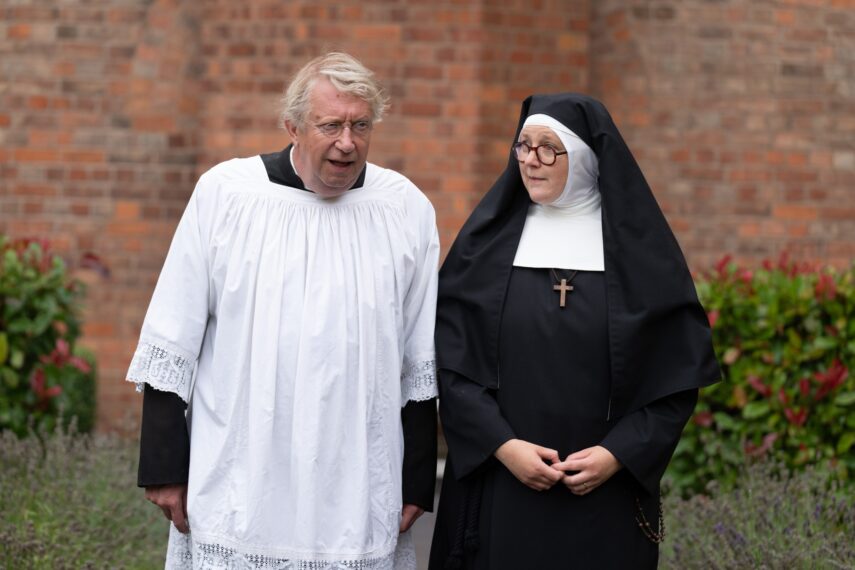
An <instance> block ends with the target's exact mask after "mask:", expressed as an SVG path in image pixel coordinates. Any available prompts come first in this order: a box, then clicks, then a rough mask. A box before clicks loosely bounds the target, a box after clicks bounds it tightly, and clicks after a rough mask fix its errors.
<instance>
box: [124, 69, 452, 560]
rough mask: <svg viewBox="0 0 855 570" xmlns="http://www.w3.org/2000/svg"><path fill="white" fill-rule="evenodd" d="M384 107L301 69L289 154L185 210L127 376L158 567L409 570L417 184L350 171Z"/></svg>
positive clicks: (427, 357)
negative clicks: (156, 531)
mask: <svg viewBox="0 0 855 570" xmlns="http://www.w3.org/2000/svg"><path fill="white" fill-rule="evenodd" d="M385 107H386V97H385V95H384V94H383V91H382V90H381V89H380V87H379V85H378V84H377V83H376V81H375V80H374V78H373V74H372V73H371V72H370V71H369V70H368V69H366V68H365V67H364V66H363V65H362V64H360V63H359V62H358V61H356V60H355V59H353V58H352V57H351V56H349V55H346V54H341V53H331V54H328V55H326V56H323V57H320V58H318V59H315V60H313V61H311V62H310V63H309V64H307V65H306V66H305V67H304V68H303V69H302V70H300V71H299V72H298V73H297V75H296V77H295V78H294V80H293V82H292V83H291V84H290V85H289V87H288V89H287V91H286V93H285V96H284V98H283V111H282V116H281V118H282V124H283V126H284V128H285V129H286V130H287V131H288V134H289V135H290V138H291V143H292V144H291V145H289V146H288V147H287V148H285V149H284V150H283V151H281V152H277V153H272V154H265V155H261V156H255V157H251V158H243V159H234V160H229V161H226V162H223V163H221V164H218V165H217V166H215V167H213V168H212V169H211V170H209V171H208V172H206V173H205V174H203V175H202V177H201V178H200V179H199V182H198V184H197V186H196V189H195V191H194V192H193V195H192V196H191V198H190V201H189V203H188V205H187V209H186V211H185V212H184V215H183V217H182V218H181V221H180V223H179V225H178V228H177V230H176V233H175V237H174V238H173V242H172V245H171V247H170V249H169V254H168V255H167V258H166V262H165V264H164V267H163V271H162V272H161V274H160V278H159V280H158V283H157V287H156V289H155V291H154V295H153V298H152V301H151V304H150V306H149V309H148V313H147V314H146V318H145V321H144V323H143V326H142V332H141V335H140V341H139V346H138V348H137V350H136V353H135V354H134V357H133V361H132V363H131V367H130V370H129V372H128V380H129V381H132V382H135V383H136V384H137V386H138V388H141V389H143V390H144V392H145V394H144V399H143V421H142V438H141V453H140V469H139V485H140V486H144V487H145V488H146V497H147V498H148V499H149V500H150V501H152V502H153V503H155V504H156V505H158V506H159V507H160V508H161V509H162V510H163V512H164V514H165V515H166V517H167V518H168V519H170V520H171V521H172V522H173V525H172V527H171V530H170V541H169V550H168V554H167V567H168V568H169V567H174V568H294V569H297V568H301V569H302V568H311V569H326V568H330V569H332V568H359V569H365V570H367V569H385V568H412V567H414V566H415V556H414V553H413V550H412V540H411V539H410V538H409V534H408V533H406V531H407V530H408V529H409V527H410V525H412V523H413V521H414V520H415V519H416V518H417V517H418V516H419V515H421V513H422V512H423V511H424V510H431V509H432V507H433V492H434V476H435V469H436V408H435V397H436V380H435V364H434V348H433V328H434V317H435V308H436V276H437V272H436V266H437V262H438V256H439V254H438V252H439V244H438V238H437V232H436V222H435V217H434V211H433V208H432V207H431V205H430V203H429V202H428V200H427V199H426V198H425V196H424V195H423V194H422V193H421V192H420V191H419V189H418V188H416V187H415V186H414V185H413V184H412V183H411V182H410V181H409V180H407V179H406V178H404V177H403V176H401V175H400V174H398V173H397V172H394V171H391V170H387V169H383V168H380V167H378V166H375V165H374V164H371V163H367V155H368V147H369V143H370V140H371V134H372V131H373V128H374V126H375V125H376V124H377V123H378V122H379V121H380V120H381V118H382V116H383V112H384V109H385ZM186 404H190V406H189V410H188V412H187V415H186V419H185V406H186ZM188 429H189V432H188Z"/></svg>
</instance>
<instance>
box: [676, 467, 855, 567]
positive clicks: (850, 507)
mask: <svg viewBox="0 0 855 570" xmlns="http://www.w3.org/2000/svg"><path fill="white" fill-rule="evenodd" d="M707 491H708V493H709V495H695V496H694V497H692V498H691V499H688V500H685V499H681V498H680V497H679V496H678V495H677V494H676V493H672V494H671V495H669V496H668V498H666V499H665V506H664V510H665V528H666V533H668V534H666V539H665V542H664V543H663V544H662V548H661V550H660V555H661V563H660V565H661V567H662V568H675V569H680V570H687V569H694V568H698V569H704V570H707V569H740V570H741V569H742V568H768V569H779V568H780V569H782V570H783V569H787V570H789V569H790V568H853V567H855V541H853V540H852V537H853V536H855V502H853V499H852V494H851V493H849V492H848V491H847V489H846V488H844V487H842V484H841V482H840V481H838V480H837V479H835V475H834V474H833V473H830V472H828V471H824V470H822V469H818V468H814V467H813V466H810V467H807V468H806V469H804V470H802V471H800V472H797V473H793V474H790V472H789V470H788V469H787V468H786V467H785V466H783V465H781V464H774V463H772V462H769V461H761V462H756V463H755V464H754V465H751V466H749V467H747V468H745V469H743V470H740V472H739V481H738V483H737V485H736V487H735V489H733V490H730V491H725V490H724V489H722V488H721V487H719V486H718V485H717V484H715V483H712V484H710V486H709V487H708V489H707Z"/></svg>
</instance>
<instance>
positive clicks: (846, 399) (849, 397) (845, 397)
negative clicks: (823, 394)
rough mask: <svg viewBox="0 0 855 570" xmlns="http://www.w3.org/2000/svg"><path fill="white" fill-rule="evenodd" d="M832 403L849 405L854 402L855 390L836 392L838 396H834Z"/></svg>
mask: <svg viewBox="0 0 855 570" xmlns="http://www.w3.org/2000/svg"><path fill="white" fill-rule="evenodd" d="M834 403H835V404H837V405H838V406H851V405H852V404H855V391H853V392H843V393H842V394H838V396H837V397H836V398H834Z"/></svg>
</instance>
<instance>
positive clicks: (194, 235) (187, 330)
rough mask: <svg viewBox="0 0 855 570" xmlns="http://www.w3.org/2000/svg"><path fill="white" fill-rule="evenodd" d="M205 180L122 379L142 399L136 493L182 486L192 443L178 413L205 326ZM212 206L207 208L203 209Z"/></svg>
mask: <svg viewBox="0 0 855 570" xmlns="http://www.w3.org/2000/svg"><path fill="white" fill-rule="evenodd" d="M210 184H212V180H211V177H210V175H209V174H206V175H203V176H202V178H201V179H200V180H199V183H198V184H197V185H196V189H195V191H194V192H193V195H192V196H191V197H190V200H189V202H188V204H187V208H186V209H185V210H184V214H183V215H182V216H181V220H180V221H179V223H178V227H177V228H176V230H175V235H174V236H173V238H172V243H171V245H170V247H169V252H168V253H167V255H166V260H165V261H164V264H163V269H162V270H161V272H160V276H159V277H158V280H157V286H156V287H155V290H154V293H153V295H152V299H151V303H150V304H149V307H148V311H147V313H146V316H145V320H144V321H143V325H142V331H141V333H140V340H139V344H138V345H137V348H136V351H135V352H134V356H133V359H132V360H131V365H130V368H129V370H128V373H127V376H126V379H127V380H128V381H129V382H134V383H135V384H136V385H137V390H138V391H141V392H144V395H143V416H142V425H141V430H140V464H139V471H138V474H137V484H138V485H139V486H142V487H145V486H151V485H165V484H176V483H186V482H187V473H188V468H189V461H190V438H189V435H188V431H187V423H186V419H185V414H184V410H185V409H186V407H187V406H186V404H187V402H188V401H189V400H190V390H191V383H192V378H193V371H194V369H195V367H196V361H197V359H198V356H199V352H200V349H201V345H202V339H203V338H204V336H205V329H206V327H207V324H208V312H209V308H208V297H209V285H208V284H209V271H208V256H207V247H206V246H205V244H206V243H207V242H208V239H207V237H206V233H205V232H206V227H208V226H206V224H205V220H207V219H210V218H211V215H210V212H206V211H205V209H204V207H203V205H202V202H205V203H207V204H209V205H210V204H212V203H214V202H213V200H210V199H208V200H201V199H200V194H202V193H204V192H206V188H208V189H210ZM209 207H211V206H209Z"/></svg>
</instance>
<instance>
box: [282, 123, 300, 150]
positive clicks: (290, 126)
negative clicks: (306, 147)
mask: <svg viewBox="0 0 855 570" xmlns="http://www.w3.org/2000/svg"><path fill="white" fill-rule="evenodd" d="M285 130H286V131H287V132H288V136H289V137H291V143H292V144H293V145H294V146H297V140H298V139H299V135H298V134H297V127H296V125H294V123H292V122H291V121H285Z"/></svg>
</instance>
